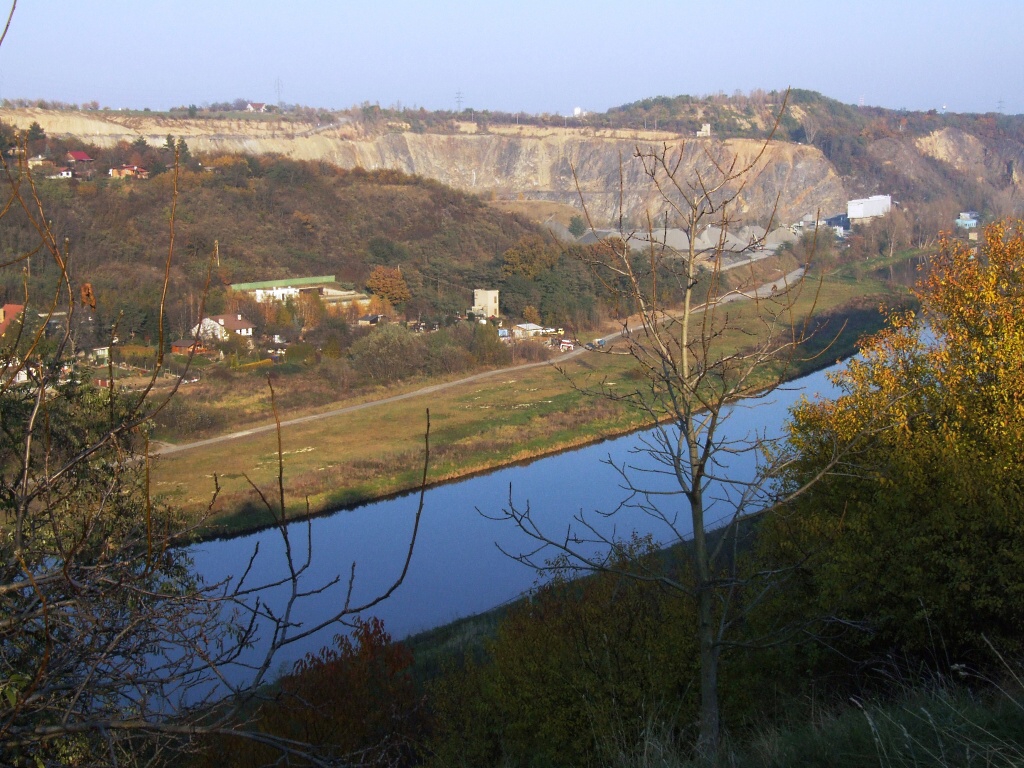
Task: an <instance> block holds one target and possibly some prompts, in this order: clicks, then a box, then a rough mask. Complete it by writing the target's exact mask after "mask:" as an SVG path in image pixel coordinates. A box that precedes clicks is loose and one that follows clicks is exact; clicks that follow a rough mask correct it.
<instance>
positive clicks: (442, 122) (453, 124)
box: [0, 90, 1024, 226]
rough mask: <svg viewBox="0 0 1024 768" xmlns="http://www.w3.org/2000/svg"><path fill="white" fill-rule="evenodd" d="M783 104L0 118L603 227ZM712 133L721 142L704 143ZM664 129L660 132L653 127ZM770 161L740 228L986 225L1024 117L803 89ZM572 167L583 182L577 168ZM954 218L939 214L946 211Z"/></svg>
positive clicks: (634, 214)
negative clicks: (324, 117)
mask: <svg viewBox="0 0 1024 768" xmlns="http://www.w3.org/2000/svg"><path fill="white" fill-rule="evenodd" d="M780 105H781V95H780V94H777V93H770V94H765V93H761V92H755V93H752V94H750V95H747V96H742V95H737V96H732V97H726V96H724V95H719V96H710V97H703V98H694V97H689V96H678V97H672V98H668V97H658V98H653V99H645V100H642V101H638V102H635V103H633V104H629V105H624V106H622V107H617V108H614V109H610V110H608V111H607V112H605V113H600V114H587V115H585V116H581V117H579V118H562V117H560V116H520V115H504V114H497V113H488V112H476V113H473V118H472V119H470V117H469V114H470V113H469V112H468V111H467V112H465V113H461V114H459V115H455V114H452V113H426V112H424V111H423V110H419V111H412V110H403V111H401V112H397V111H389V110H380V109H378V108H373V109H366V108H364V109H362V110H351V111H349V112H345V113H341V114H338V115H335V116H334V120H335V121H334V122H332V123H327V122H325V123H323V124H318V123H316V122H313V121H309V120H304V119H302V118H298V117H294V116H279V115H278V116H270V115H260V116H256V117H253V116H248V117H247V116H245V115H241V114H236V113H209V114H206V113H201V114H200V115H199V116H197V117H196V118H191V119H190V118H187V117H184V116H181V117H171V116H167V115H159V114H155V113H131V114H128V113H118V112H108V111H98V112H85V111H47V110H39V109H17V110H10V109H5V110H0V120H4V121H5V122H9V123H10V124H12V125H15V126H17V127H19V128H21V129H26V128H27V127H28V126H29V125H30V124H31V123H32V122H38V123H39V124H40V125H41V126H42V127H43V129H44V130H45V131H46V132H47V134H48V135H50V136H74V137H77V138H78V139H80V140H82V141H84V142H87V143H92V144H95V145H97V146H102V147H114V146H116V145H117V143H118V142H122V141H123V142H129V143H130V142H132V141H135V140H136V139H138V138H139V137H142V138H144V139H145V140H146V141H147V142H148V143H149V144H151V145H154V146H157V145H160V144H162V143H163V142H164V140H165V138H166V136H167V135H168V134H172V135H174V136H177V137H183V138H185V139H186V140H187V141H188V143H189V145H190V147H191V148H192V150H193V151H194V152H201V153H218V152H223V153H248V154H279V155H282V156H285V157H290V158H293V159H298V160H315V161H326V162H328V163H331V164H332V165H335V166H337V167H340V168H355V167H360V168H364V169H367V170H374V169H395V170H401V171H403V172H405V173H409V174H415V175H418V176H423V177H425V178H430V179H434V180H437V181H440V182H442V183H444V184H447V185H449V186H452V187H455V188H456V189H460V190H463V191H467V192H472V193H475V194H479V195H483V196H484V197H492V196H493V197H495V198H497V199H501V200H524V201H529V200H543V201H553V202H559V203H563V204H569V205H573V206H576V207H577V208H578V207H579V205H580V200H579V194H578V191H577V179H578V182H579V186H580V188H581V189H582V191H583V193H584V197H585V199H586V202H587V205H588V207H589V208H590V210H591V214H592V216H593V218H594V222H595V224H596V225H598V226H605V225H607V224H609V223H610V221H611V220H612V219H613V218H614V217H615V216H616V215H617V212H618V204H619V178H620V177H619V159H620V157H621V158H626V159H627V162H626V163H625V177H624V179H623V185H624V189H623V192H624V196H623V203H624V208H625V213H626V216H627V219H629V220H632V221H636V222H639V221H642V220H643V216H644V214H645V212H646V210H647V209H648V208H651V207H652V206H653V207H655V211H654V212H655V213H656V212H657V210H656V197H655V195H654V194H653V193H652V191H651V189H650V186H649V184H647V180H646V179H645V178H644V176H643V173H642V169H640V168H639V164H637V163H635V162H631V161H629V158H631V157H632V156H633V154H634V152H635V150H636V149H637V148H638V147H639V148H642V149H643V148H650V147H660V146H663V145H664V144H665V143H668V144H669V145H671V146H678V145H679V144H681V143H682V140H683V139H684V138H685V139H686V142H687V144H686V151H685V155H684V162H683V167H684V168H687V169H690V170H692V169H693V168H694V167H696V165H695V164H696V163H697V162H698V161H699V160H700V159H701V158H702V157H703V155H704V152H705V150H707V149H709V148H712V147H718V146H719V142H720V141H721V142H723V143H724V150H725V151H726V152H728V153H731V154H735V155H738V156H749V155H750V153H751V152H753V151H754V150H755V148H756V147H758V146H759V145H760V142H761V141H762V140H763V138H764V137H765V136H766V135H767V133H768V131H769V130H770V129H771V127H772V125H773V124H774V118H775V116H776V115H777V114H778V109H779V108H780ZM705 123H707V124H708V125H709V126H710V127H711V131H712V137H713V138H711V139H697V138H694V132H695V130H696V129H699V128H700V127H701V126H702V125H704V124H705ZM655 128H657V130H655ZM775 138H776V139H777V140H778V141H776V142H773V143H772V145H771V146H770V148H769V151H768V153H767V158H766V159H767V160H768V162H769V168H770V171H769V173H767V174H763V175H761V176H760V177H759V178H758V179H757V180H756V182H755V183H754V184H753V185H752V186H751V187H750V189H749V191H748V193H747V194H746V195H745V197H744V199H743V210H742V211H740V212H739V213H740V215H741V216H743V217H744V218H747V219H749V220H751V221H756V220H758V219H763V217H765V216H766V214H767V213H768V210H769V209H770V208H771V206H772V204H774V201H775V200H776V199H778V201H779V211H778V214H779V217H780V219H781V220H782V221H793V220H796V219H798V218H800V217H801V216H802V215H804V214H807V213H815V212H817V211H818V210H821V211H822V212H823V213H826V214H832V213H837V212H840V211H842V210H843V207H844V203H845V201H846V200H847V199H849V198H851V197H858V196H862V195H869V194H876V193H889V194H892V195H894V196H895V197H896V199H898V200H900V201H901V202H903V203H905V204H909V205H913V204H915V203H916V204H919V205H920V204H926V203H938V202H940V201H941V202H943V203H945V206H944V208H945V209H951V208H956V207H963V208H975V209H978V210H980V211H982V212H983V213H986V214H988V215H989V216H990V217H996V216H1003V215H1012V214H1014V213H1015V212H1016V205H1017V204H1016V201H1017V200H1019V199H1020V197H1021V193H1022V192H1024V172H1022V170H1021V168H1022V167H1024V117H1021V116H1005V115H994V114H989V115H959V114H937V113H935V112H934V111H933V112H928V113H922V112H906V111H895V110H885V109H880V108H874V107H854V106H850V105H847V104H842V103H840V102H837V101H835V100H832V99H828V98H826V97H824V96H821V95H820V94H817V93H813V92H810V91H801V90H794V91H793V92H792V93H791V95H790V99H789V103H788V107H787V110H786V111H785V112H784V113H783V115H782V118H781V120H780V123H779V127H778V129H777V131H776V133H775ZM573 168H575V169H576V174H577V179H574V178H573V173H572V169H573ZM943 215H945V210H944V212H943Z"/></svg>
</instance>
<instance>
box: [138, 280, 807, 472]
mask: <svg viewBox="0 0 1024 768" xmlns="http://www.w3.org/2000/svg"><path fill="white" fill-rule="evenodd" d="M801 277H803V269H797V270H794V271H793V272H790V273H789V274H788V275H786V276H785V277H781V278H779V279H778V280H776V281H774V282H771V283H766V284H765V285H762V286H761V287H760V288H758V289H757V290H756V291H755V292H754V293H753V294H744V293H731V294H728V295H727V296H724V297H723V298H721V299H719V301H718V303H720V304H724V303H726V302H729V301H738V300H740V299H745V298H752V297H753V296H757V297H759V298H766V297H768V296H770V295H771V294H772V293H775V292H776V291H780V290H782V289H783V288H784V287H785V286H792V285H793V284H794V283H795V282H797V281H798V280H799V279H800V278H801ZM704 308H705V305H701V306H699V307H696V308H695V309H694V310H693V311H694V312H702V311H703V310H704ZM642 327H643V326H642V324H641V323H639V322H638V323H634V324H632V325H628V326H627V328H628V330H629V331H636V330H639V329H640V328H642ZM622 335H623V331H617V332H615V333H612V334H609V335H608V336H604V337H603V338H602V339H601V341H603V342H605V343H610V342H612V341H614V340H615V339H618V338H620V337H621V336H622ZM585 351H587V350H585V348H584V347H582V346H578V347H577V348H576V349H575V350H573V351H572V352H566V353H564V354H562V355H559V356H558V358H556V359H555V360H542V361H540V362H536V363H524V364H522V365H514V366H510V367H508V368H498V369H496V370H493V371H484V372H483V373H476V374H473V375H472V376H467V377H465V378H463V379H457V380H456V381H446V382H443V383H441V384H431V385H430V386H427V387H421V388H420V389H416V390H413V391H411V392H405V393H403V394H400V395H392V396H391V397H384V398H381V399H380V400H368V401H367V402H365V403H358V404H356V405H346V406H344V407H341V408H333V409H331V410H329V411H323V412H321V413H314V414H310V415H309V416H300V417H298V418H295V419H288V420H287V421H282V422H281V427H282V428H284V427H290V426H292V425H293V424H305V423H307V422H310V421H317V420H319V419H329V418H330V417H332V416H341V415H342V414H345V413H354V412H356V411H362V410H365V409H367V408H378V407H380V406H383V405H387V404H388V403H397V402H398V401H400V400H408V399H410V398H413V397H422V396H423V395H430V394H433V393H434V392H442V391H444V390H446V389H452V388H453V387H459V386H462V385H463V384H469V383H471V382H474V381H481V380H482V379H487V378H490V377H491V376H497V375H499V374H507V373H515V372H517V371H526V370H529V369H530V368H538V367H540V366H542V365H557V364H559V363H561V362H563V361H565V360H569V359H571V358H573V357H576V356H577V355H581V354H583V353H584V352H585ZM275 429H277V426H276V425H275V424H265V425H263V426H261V427H251V428H249V429H243V430H240V431H238V432H230V433H228V434H226V435H219V436H217V437H211V438H208V439H206V440H196V441H195V442H193V443H179V444H177V445H171V444H169V443H159V444H157V445H156V446H155V447H154V450H153V453H154V454H159V455H161V456H167V455H168V454H172V453H178V452H179V451H188V450H191V449H193V448H200V447H202V446H204V445H213V444H215V443H223V442H225V441H227V440H237V439H239V438H241V437H249V436H250V435H259V434H262V433H264V432H272V431H274V430H275Z"/></svg>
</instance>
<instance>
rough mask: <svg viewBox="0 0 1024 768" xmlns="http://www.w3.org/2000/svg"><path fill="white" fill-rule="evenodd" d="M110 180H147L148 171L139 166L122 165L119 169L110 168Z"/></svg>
mask: <svg viewBox="0 0 1024 768" xmlns="http://www.w3.org/2000/svg"><path fill="white" fill-rule="evenodd" d="M109 173H110V177H111V178H112V179H148V178H149V171H147V170H146V169H145V168H143V167H142V166H141V165H122V166H121V167H120V168H111V169H110V171H109Z"/></svg>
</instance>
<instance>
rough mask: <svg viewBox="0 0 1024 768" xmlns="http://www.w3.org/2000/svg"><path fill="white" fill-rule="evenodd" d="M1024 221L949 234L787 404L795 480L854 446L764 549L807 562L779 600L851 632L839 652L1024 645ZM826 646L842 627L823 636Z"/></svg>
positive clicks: (779, 523)
mask: <svg viewBox="0 0 1024 768" xmlns="http://www.w3.org/2000/svg"><path fill="white" fill-rule="evenodd" d="M1022 230H1024V222H1016V223H1015V224H1007V223H1004V224H994V225H992V226H990V227H988V229H987V230H986V232H985V238H984V243H983V245H982V246H981V248H980V249H975V248H972V247H970V246H968V245H967V244H965V243H963V242H962V241H957V240H949V239H947V240H945V241H943V242H942V243H941V248H940V253H939V255H938V257H937V258H936V259H935V260H934V261H933V263H932V265H931V269H930V271H929V272H928V274H927V276H926V277H925V278H924V280H923V281H922V282H921V284H920V285H919V287H918V289H917V296H918V299H919V300H920V311H919V313H918V314H916V315H915V314H913V313H904V314H898V315H894V316H893V317H891V318H890V327H889V328H887V329H886V330H884V331H882V332H881V333H879V334H877V335H875V336H873V337H871V338H869V339H867V340H866V341H865V342H864V344H863V348H862V352H861V355H860V357H859V358H857V359H855V360H853V361H851V362H850V363H849V365H848V366H847V367H846V369H845V370H843V371H842V372H841V373H839V374H838V375H837V376H836V381H837V383H838V384H839V385H840V386H841V388H842V390H843V392H844V394H843V395H842V396H841V397H839V398H838V399H836V400H835V401H825V400H821V401H816V402H805V403H803V404H802V405H801V406H800V407H799V408H798V409H797V410H796V412H795V414H794V419H793V422H792V425H791V444H792V446H793V447H794V448H795V449H796V450H797V456H798V460H797V461H796V462H795V463H794V464H793V467H792V470H791V472H790V475H789V477H788V482H790V483H792V484H793V486H794V487H796V486H799V485H802V484H803V483H805V482H806V481H807V479H808V478H809V477H813V476H815V475H816V473H819V472H820V470H821V467H822V466H823V465H824V464H825V463H826V462H828V461H831V460H832V457H833V456H834V455H835V451H834V447H835V446H836V445H845V444H850V443H851V441H854V440H855V439H856V436H858V435H859V436H861V438H860V440H861V442H860V444H859V445H858V448H857V450H855V451H850V452H848V453H847V454H846V455H845V456H844V459H843V461H842V463H841V464H840V465H838V466H836V467H833V468H832V469H831V470H829V472H828V476H827V478H826V479H825V480H824V481H823V482H821V483H818V484H816V485H814V486H813V487H812V488H811V489H810V490H809V491H808V492H807V493H806V494H804V495H803V496H802V497H800V499H799V502H798V503H796V504H794V505H793V506H792V508H791V511H790V513H789V514H785V515H776V516H774V517H772V518H771V519H770V520H768V521H766V525H765V529H764V534H765V535H764V538H763V542H764V543H765V544H766V549H767V551H769V552H770V553H771V556H772V557H773V558H775V559H776V561H778V560H782V561H788V562H793V561H797V562H803V563H805V564H806V575H807V578H806V579H804V580H802V581H799V582H795V583H799V584H800V585H801V590H800V592H801V594H799V595H796V594H794V593H791V594H789V595H788V598H789V599H790V600H795V601H796V604H798V605H799V607H797V605H795V604H793V603H790V604H789V605H788V610H790V611H792V612H793V613H794V614H796V615H806V614H807V613H808V611H810V612H811V613H813V614H817V615H818V616H829V617H830V618H831V619H839V620H840V621H831V622H829V623H827V624H825V625H823V626H828V627H833V628H834V627H843V628H844V632H847V631H848V630H849V629H850V628H851V627H857V628H860V629H861V630H863V631H862V632H858V633H855V634H854V635H853V637H854V638H855V640H853V641H852V643H846V641H840V642H841V643H844V644H846V647H848V648H849V647H857V646H860V647H862V648H866V649H868V650H874V651H879V650H888V649H891V648H894V647H895V648H899V649H900V650H902V651H903V652H906V653H909V654H912V655H918V656H929V655H931V654H932V653H933V652H937V651H939V650H940V649H941V654H942V655H943V656H944V657H945V658H944V660H945V661H956V660H962V659H964V658H971V657H972V654H974V653H976V652H978V651H981V652H985V651H986V649H988V648H989V647H990V646H989V644H990V643H992V644H993V645H994V646H995V647H996V648H998V649H999V650H1000V651H1009V652H1011V653H1012V652H1019V651H1020V650H1022V648H1024V638H1022V636H1021V634H1020V627H1021V626H1024V567H1022V566H1024V514H1022V512H1024V450H1022V449H1024V279H1022V276H1024V231H1022ZM832 640H833V641H835V638H832Z"/></svg>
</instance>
